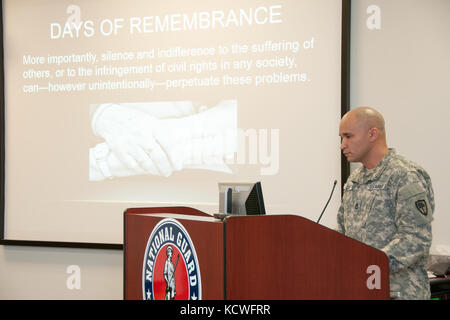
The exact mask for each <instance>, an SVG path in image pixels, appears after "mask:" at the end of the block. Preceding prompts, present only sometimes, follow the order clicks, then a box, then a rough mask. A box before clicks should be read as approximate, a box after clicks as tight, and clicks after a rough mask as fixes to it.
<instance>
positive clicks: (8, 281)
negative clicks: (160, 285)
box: [0, 246, 123, 300]
mask: <svg viewBox="0 0 450 320" xmlns="http://www.w3.org/2000/svg"><path fill="white" fill-rule="evenodd" d="M122 265H123V254H122V251H120V250H97V249H68V248H47V247H22V246H0V299H1V300H7V299H17V300H20V299H38V300H40V299H51V300H59V299H71V300H76V299H107V300H115V299H122V297H123V285H122V284H123V281H122V277H123V268H122ZM69 266H78V267H79V269H78V270H79V273H77V274H75V272H74V271H72V270H71V269H69V272H70V273H67V271H68V267H69ZM77 275H79V280H80V282H79V284H80V288H79V289H76V288H73V285H76V284H77V283H76V282H75V281H72V280H74V279H73V276H77ZM68 280H69V287H72V288H73V289H69V287H68V286H67V282H68Z"/></svg>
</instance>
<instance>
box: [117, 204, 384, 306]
mask: <svg viewBox="0 0 450 320" xmlns="http://www.w3.org/2000/svg"><path fill="white" fill-rule="evenodd" d="M124 215H125V216H124V248H125V249H124V298H125V299H143V298H155V299H164V294H166V293H167V292H168V290H169V289H168V285H167V282H166V280H164V279H165V278H164V277H165V276H167V275H164V273H165V271H164V270H165V269H164V268H165V267H164V266H163V265H164V261H166V260H168V256H167V255H168V253H167V252H168V250H167V248H168V247H169V246H171V247H172V248H173V250H172V251H173V253H174V254H175V253H176V254H177V256H178V259H176V256H175V255H174V256H173V257H172V258H171V260H170V261H171V263H172V269H175V271H174V272H172V274H175V275H173V277H174V279H175V284H174V287H176V295H175V299H188V298H191V299H196V298H201V299H206V300H222V299H229V300H242V299H243V300H253V299H258V300H260V299H264V300H278V299H283V300H296V299H339V300H341V299H363V300H366V299H389V264H388V258H387V256H386V255H385V254H384V253H383V252H382V251H380V250H377V249H374V248H372V247H370V246H367V245H365V244H363V243H361V242H358V241H356V240H353V239H351V238H348V237H346V236H344V235H342V234H340V233H338V232H336V231H334V230H331V229H328V228H326V227H324V226H321V225H319V224H317V223H315V222H312V221H310V220H308V219H305V218H302V217H300V216H295V215H263V216H229V217H227V218H226V219H224V220H223V221H222V220H220V219H215V218H214V217H212V216H210V215H208V214H206V213H204V212H201V211H199V210H196V209H193V208H188V207H166V208H132V209H127V210H126V211H125V214H124ZM170 223H175V224H173V225H171V224H170ZM164 225H167V226H168V227H165V228H163V226H164ZM178 225H181V227H178ZM158 226H160V229H158V230H156V229H157V227H158ZM177 230H178V231H177ZM181 230H184V231H183V232H181ZM184 233H187V235H185V234H184ZM158 234H159V235H158ZM150 238H151V239H153V240H151V239H150ZM188 238H190V240H189V241H188ZM150 240H151V241H150ZM188 242H189V243H191V244H190V245H189V244H188ZM191 246H192V248H191ZM158 247H159V248H158ZM194 256H195V257H196V260H194ZM175 259H176V260H175ZM195 261H196V262H197V263H198V266H196V265H195V263H194V262H195ZM194 269H195V270H194ZM197 269H198V270H197ZM194 271H195V272H198V276H195V275H194V273H195V272H194ZM168 273H169V274H170V272H168ZM150 276H154V277H155V279H156V278H157V277H158V280H153V278H150ZM169 276H170V275H169ZM189 279H190V280H189ZM189 281H191V284H192V283H194V284H197V285H198V288H197V289H192V288H191V291H194V290H199V291H195V292H194V293H192V292H191V293H189V292H188V291H189V288H188V287H189ZM186 282H187V283H188V285H186ZM189 295H190V296H189Z"/></svg>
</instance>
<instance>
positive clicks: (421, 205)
mask: <svg viewBox="0 0 450 320" xmlns="http://www.w3.org/2000/svg"><path fill="white" fill-rule="evenodd" d="M415 204H416V208H417V210H419V212H420V213H421V214H423V215H424V216H427V215H428V206H427V202H426V201H425V200H423V199H421V200H417V201H416V202H415Z"/></svg>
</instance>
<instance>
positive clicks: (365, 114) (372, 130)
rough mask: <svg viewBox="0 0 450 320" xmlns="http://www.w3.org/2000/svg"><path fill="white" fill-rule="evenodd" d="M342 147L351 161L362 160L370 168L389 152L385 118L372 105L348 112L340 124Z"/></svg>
mask: <svg viewBox="0 0 450 320" xmlns="http://www.w3.org/2000/svg"><path fill="white" fill-rule="evenodd" d="M339 135H340V137H341V139H342V140H341V149H342V151H343V153H344V155H345V156H346V157H347V160H348V161H350V162H362V163H363V165H364V166H365V167H366V168H368V169H370V168H373V167H375V166H376V165H377V164H378V163H379V161H381V159H382V158H383V157H384V155H385V154H386V153H387V152H388V148H387V144H386V132H385V124H384V118H383V116H382V115H381V113H379V112H378V111H377V110H375V109H373V108H371V107H358V108H355V109H353V110H351V111H349V112H347V113H346V114H345V115H344V116H343V117H342V119H341V123H340V126H339Z"/></svg>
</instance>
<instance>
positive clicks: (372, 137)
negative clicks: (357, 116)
mask: <svg viewBox="0 0 450 320" xmlns="http://www.w3.org/2000/svg"><path fill="white" fill-rule="evenodd" d="M379 135H380V131H379V130H378V128H376V127H374V128H371V129H370V130H369V139H370V141H371V142H373V141H376V140H377V139H378V136H379Z"/></svg>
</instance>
